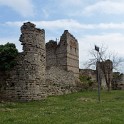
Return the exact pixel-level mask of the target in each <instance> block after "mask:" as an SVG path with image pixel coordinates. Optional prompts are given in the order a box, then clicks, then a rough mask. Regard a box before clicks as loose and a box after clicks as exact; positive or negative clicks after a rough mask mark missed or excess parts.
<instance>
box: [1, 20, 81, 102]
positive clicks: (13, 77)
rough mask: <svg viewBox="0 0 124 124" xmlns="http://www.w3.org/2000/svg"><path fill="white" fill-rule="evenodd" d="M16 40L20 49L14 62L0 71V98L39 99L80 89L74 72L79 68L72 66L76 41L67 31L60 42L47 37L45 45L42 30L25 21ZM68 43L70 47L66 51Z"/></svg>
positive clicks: (76, 61) (75, 62)
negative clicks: (47, 41)
mask: <svg viewBox="0 0 124 124" xmlns="http://www.w3.org/2000/svg"><path fill="white" fill-rule="evenodd" d="M19 40H20V42H21V44H22V45H23V52H22V53H19V55H18V57H17V58H16V61H17V65H16V66H15V67H14V68H13V69H12V70H11V71H6V72H0V100H11V101H29V100H40V99H42V98H45V97H46V96H48V95H62V94H67V93H71V92H74V91H77V90H80V89H81V87H80V85H77V83H79V80H77V78H75V76H74V75H75V74H78V72H79V70H75V66H76V68H78V58H77V56H78V48H77V51H76V50H75V47H76V46H77V47H78V43H77V41H76V39H75V38H74V37H73V36H72V35H71V34H70V33H68V31H65V32H64V33H63V35H62V36H61V39H60V42H59V44H57V42H55V41H50V42H49V43H47V44H46V47H45V31H44V30H41V29H38V28H36V27H35V25H34V24H32V23H30V22H27V23H24V24H23V25H22V27H21V36H20V39H19ZM69 43H70V44H69ZM72 44H75V47H74V46H73V45H72ZM68 45H69V48H70V46H72V47H73V50H70V51H69V48H68ZM73 55H75V56H76V58H75V56H73ZM46 63H47V67H49V68H47V69H46ZM70 65H72V66H74V68H73V67H71V66H70ZM70 70H71V71H70Z"/></svg>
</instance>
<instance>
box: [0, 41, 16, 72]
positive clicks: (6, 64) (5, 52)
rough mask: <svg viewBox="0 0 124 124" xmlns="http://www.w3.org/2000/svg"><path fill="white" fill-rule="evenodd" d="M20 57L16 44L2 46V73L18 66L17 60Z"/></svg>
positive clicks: (0, 55)
mask: <svg viewBox="0 0 124 124" xmlns="http://www.w3.org/2000/svg"><path fill="white" fill-rule="evenodd" d="M17 55H18V50H17V49H16V46H15V44H13V43H7V44H5V45H0V71H7V70H10V69H11V68H13V67H14V66H15V65H16V60H15V58H16V57H17Z"/></svg>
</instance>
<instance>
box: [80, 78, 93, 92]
mask: <svg viewBox="0 0 124 124" xmlns="http://www.w3.org/2000/svg"><path fill="white" fill-rule="evenodd" d="M79 79H80V81H81V82H83V85H84V89H86V90H88V89H93V85H94V83H95V81H93V80H92V78H91V77H89V76H80V77H79Z"/></svg>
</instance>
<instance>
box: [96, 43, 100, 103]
mask: <svg viewBox="0 0 124 124" xmlns="http://www.w3.org/2000/svg"><path fill="white" fill-rule="evenodd" d="M95 50H96V51H97V64H96V70H97V84H98V101H99V102H100V87H101V84H100V82H101V79H100V57H99V47H97V46H96V45H95Z"/></svg>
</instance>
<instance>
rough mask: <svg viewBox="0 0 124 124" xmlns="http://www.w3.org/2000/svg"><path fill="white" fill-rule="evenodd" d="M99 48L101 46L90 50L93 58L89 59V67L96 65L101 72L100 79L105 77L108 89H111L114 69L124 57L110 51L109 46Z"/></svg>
mask: <svg viewBox="0 0 124 124" xmlns="http://www.w3.org/2000/svg"><path fill="white" fill-rule="evenodd" d="M98 48H99V47H96V46H95V49H92V50H91V51H90V55H91V57H92V58H91V59H89V60H88V62H87V67H88V68H89V67H91V66H95V67H96V71H99V72H100V75H99V78H100V80H101V79H102V77H104V79H105V82H106V86H107V89H108V91H110V89H111V82H112V72H113V69H115V70H116V69H117V68H118V66H119V64H120V63H121V62H123V59H122V58H119V57H118V56H117V54H113V53H112V52H108V49H107V47H104V46H103V45H102V46H101V47H100V48H99V49H98ZM98 58H99V59H98Z"/></svg>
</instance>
